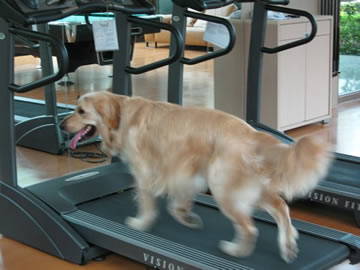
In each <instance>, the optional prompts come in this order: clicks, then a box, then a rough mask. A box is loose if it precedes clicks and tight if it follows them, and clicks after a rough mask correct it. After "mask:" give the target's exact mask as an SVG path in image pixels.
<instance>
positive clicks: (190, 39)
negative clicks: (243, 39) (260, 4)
mask: <svg viewBox="0 0 360 270" xmlns="http://www.w3.org/2000/svg"><path fill="white" fill-rule="evenodd" d="M237 10H238V8H237V6H236V5H234V4H231V5H228V6H225V7H222V8H218V9H209V10H206V12H205V14H208V15H213V16H218V17H229V16H230V15H231V14H233V13H234V12H236V11H237ZM160 16H161V17H162V21H163V22H166V23H171V18H172V16H171V14H165V15H160ZM205 28H206V21H203V20H197V19H193V18H187V27H186V36H185V45H186V46H201V47H212V45H211V44H209V43H208V42H207V41H205V40H203V36H204V33H205ZM144 40H145V42H146V46H149V45H150V44H153V45H154V46H155V47H157V46H158V44H159V43H160V44H166V45H169V44H170V32H168V31H165V30H161V31H160V32H158V33H151V34H145V35H144Z"/></svg>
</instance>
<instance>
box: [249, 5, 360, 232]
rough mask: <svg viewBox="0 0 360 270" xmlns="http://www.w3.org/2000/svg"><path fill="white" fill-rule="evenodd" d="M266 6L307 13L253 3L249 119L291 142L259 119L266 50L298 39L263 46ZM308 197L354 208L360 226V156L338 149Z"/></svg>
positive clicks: (258, 126) (332, 204)
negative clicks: (339, 151) (256, 33)
mask: <svg viewBox="0 0 360 270" xmlns="http://www.w3.org/2000/svg"><path fill="white" fill-rule="evenodd" d="M274 8H275V9H274ZM267 10H273V11H279V12H284V13H290V14H295V15H298V16H306V14H301V13H303V12H300V13H299V12H298V11H295V13H294V10H293V9H292V10H289V9H285V10H284V8H280V7H274V6H270V5H266V4H261V3H257V4H255V5H254V11H253V14H254V15H253V16H254V17H256V18H259V20H257V23H256V22H253V25H252V27H256V29H258V30H257V31H258V32H259V33H261V36H260V35H259V36H258V37H256V35H254V32H252V36H251V46H250V52H249V58H250V59H251V61H249V66H248V70H249V71H251V72H248V78H247V81H248V85H247V100H246V104H247V106H246V120H247V121H248V122H249V123H250V124H251V125H253V126H254V127H255V128H257V129H260V130H263V131H265V132H269V133H271V134H273V135H275V136H277V137H279V138H281V139H282V140H283V141H284V142H286V143H292V142H293V139H292V138H290V137H289V136H287V135H286V134H284V133H281V132H279V131H277V130H274V129H272V128H270V127H267V126H265V125H262V124H261V123H260V108H261V76H262V73H261V70H259V68H258V67H259V66H262V61H263V53H277V52H280V51H282V50H284V49H288V48H290V47H292V46H293V45H295V46H296V45H297V44H296V43H295V44H286V45H285V46H281V47H278V48H266V47H264V36H265V26H266V15H267V13H266V11H267ZM310 22H311V21H310ZM254 23H256V24H254ZM314 23H315V21H313V22H312V24H313V25H314ZM315 29H316V28H313V30H315ZM313 32H314V31H313ZM315 34H316V32H315V33H312V34H310V36H315ZM310 36H309V38H310ZM256 38H258V40H256ZM307 199H309V200H310V201H313V202H317V203H322V204H326V205H328V206H331V207H336V208H340V209H343V210H346V211H352V212H353V213H354V217H355V222H356V224H357V225H358V226H360V157H356V156H349V155H345V154H341V153H335V159H334V162H333V163H332V165H331V167H330V169H329V172H328V175H327V176H326V177H325V178H324V179H323V181H321V182H320V183H319V185H318V186H317V187H316V188H315V190H313V191H312V192H310V193H309V194H308V195H307Z"/></svg>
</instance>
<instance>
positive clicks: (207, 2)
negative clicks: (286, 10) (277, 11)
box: [172, 0, 289, 11]
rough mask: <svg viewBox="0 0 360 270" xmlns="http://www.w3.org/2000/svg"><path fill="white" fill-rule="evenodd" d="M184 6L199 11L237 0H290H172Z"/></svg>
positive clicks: (270, 0)
mask: <svg viewBox="0 0 360 270" xmlns="http://www.w3.org/2000/svg"><path fill="white" fill-rule="evenodd" d="M172 1H173V2H174V3H175V4H176V5H178V6H180V7H183V8H192V9H195V10H197V11H203V10H206V9H214V8H220V7H224V6H227V5H230V4H233V3H235V2H263V3H264V4H273V5H287V4H289V0H253V1H251V0H247V1H246V0H172Z"/></svg>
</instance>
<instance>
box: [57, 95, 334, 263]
mask: <svg viewBox="0 0 360 270" xmlns="http://www.w3.org/2000/svg"><path fill="white" fill-rule="evenodd" d="M79 112H80V113H79ZM87 125H92V126H95V127H96V129H97V132H98V133H99V134H100V135H101V137H102V139H103V144H104V146H105V148H106V149H108V150H109V151H110V152H111V154H112V155H116V156H119V157H120V158H121V159H122V160H124V161H125V162H127V164H128V165H129V168H130V170H131V172H132V173H133V175H134V177H135V180H136V183H137V190H138V196H137V201H138V204H139V212H138V214H137V217H129V218H128V219H127V220H126V223H127V224H128V225H129V226H131V227H133V228H135V229H138V230H147V229H148V228H149V227H150V226H151V225H152V224H153V222H154V219H155V218H156V216H157V210H156V205H155V198H156V197H157V196H160V195H167V196H168V197H169V201H170V203H169V207H168V210H169V212H170V214H171V215H172V216H173V217H174V218H175V219H176V220H178V221H179V222H181V223H182V224H184V225H186V226H189V227H193V228H197V227H201V225H202V223H201V218H200V217H199V216H198V215H196V214H195V213H193V212H192V211H191V207H192V199H193V198H194V196H195V195H196V194H197V193H199V192H203V191H206V190H207V189H208V188H209V189H210V191H211V193H212V195H213V197H214V198H215V200H216V201H217V203H218V205H219V208H220V209H221V211H222V212H223V213H224V214H225V215H226V216H227V217H228V218H229V219H230V220H231V221H232V222H233V224H234V227H235V231H236V235H235V237H234V240H233V241H231V242H230V241H221V242H220V248H221V249H222V250H223V251H224V252H226V253H228V254H230V255H233V256H247V255H249V254H251V252H252V250H253V248H254V244H255V240H256V236H257V229H256V228H255V226H254V224H253V221H252V218H251V214H252V212H253V209H254V208H260V209H264V210H266V211H267V212H269V214H270V215H272V216H273V217H274V219H275V220H276V222H277V224H278V229H279V234H278V244H279V248H280V254H281V256H282V258H283V259H284V260H285V261H286V262H291V261H292V260H294V259H295V258H296V256H297V243H296V239H297V237H298V233H297V230H296V229H295V228H294V227H293V226H292V224H291V220H290V217H289V209H288V206H287V204H286V203H285V201H284V199H283V198H285V199H287V200H291V199H293V198H294V197H297V196H303V195H305V194H306V193H307V192H309V191H311V190H312V189H313V188H314V187H315V186H316V185H317V183H318V181H319V179H321V178H322V177H323V176H324V175H325V174H326V172H327V169H328V165H329V163H330V155H329V151H328V148H329V146H328V145H327V144H326V143H323V142H320V141H319V140H318V139H317V138H315V137H304V138H302V139H300V140H299V141H298V142H296V143H295V144H293V145H290V146H289V145H285V144H283V143H282V142H280V141H278V140H277V139H275V138H274V137H272V136H271V135H269V134H266V133H263V132H259V131H256V130H255V129H254V128H252V127H251V126H249V125H248V124H247V123H246V122H244V121H242V120H241V119H239V118H236V117H234V116H232V115H229V114H226V113H223V112H220V111H216V110H209V109H204V108H186V107H181V106H178V105H174V104H169V103H165V102H154V101H150V100H146V99H143V98H129V97H125V96H119V95H115V94H111V93H109V92H96V93H90V94H87V95H85V96H83V97H81V98H80V99H79V101H78V106H77V109H76V110H75V112H74V113H73V114H72V115H70V116H69V117H67V118H66V119H65V120H64V121H63V122H62V124H61V126H62V127H63V129H65V130H66V131H68V132H71V133H75V132H78V131H79V130H81V129H83V128H84V127H85V126H87Z"/></svg>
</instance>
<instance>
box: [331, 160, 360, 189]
mask: <svg viewBox="0 0 360 270" xmlns="http://www.w3.org/2000/svg"><path fill="white" fill-rule="evenodd" d="M326 180H330V181H331V182H334V183H338V184H341V185H345V186H350V187H356V188H360V166H359V163H356V162H351V161H347V160H343V159H335V161H334V164H333V165H332V166H330V170H329V173H328V176H327V178H326Z"/></svg>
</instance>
